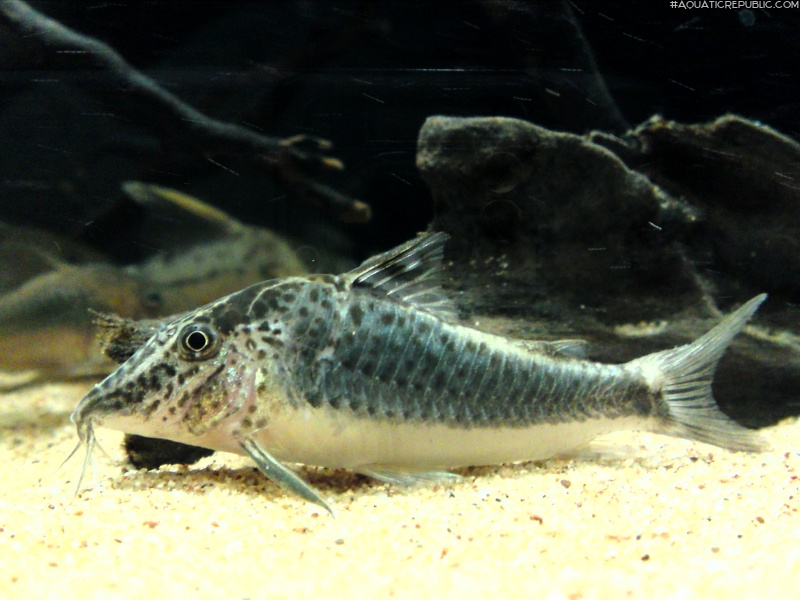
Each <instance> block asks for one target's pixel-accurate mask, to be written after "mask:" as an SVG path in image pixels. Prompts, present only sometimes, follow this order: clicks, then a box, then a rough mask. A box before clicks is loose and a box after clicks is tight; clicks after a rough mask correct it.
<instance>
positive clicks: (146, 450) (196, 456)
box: [123, 434, 214, 469]
mask: <svg viewBox="0 0 800 600" xmlns="http://www.w3.org/2000/svg"><path fill="white" fill-rule="evenodd" d="M123 447H124V448H125V453H126V454H127V455H128V460H129V461H130V462H131V464H132V465H133V466H134V467H136V468H137V469H157V468H158V467H160V466H161V465H172V464H176V465H190V464H192V463H196V462H197V461H198V460H200V459H201V458H205V457H206V456H211V455H212V454H214V451H213V450H210V449H208V448H200V447H199V446H190V445H189V444H181V443H180V442H172V441H170V440H159V439H155V438H148V437H142V436H141V435H133V434H127V435H126V436H125V440H124V442H123Z"/></svg>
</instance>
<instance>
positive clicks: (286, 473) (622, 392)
mask: <svg viewBox="0 0 800 600" xmlns="http://www.w3.org/2000/svg"><path fill="white" fill-rule="evenodd" d="M447 237H448V236H447V235H446V234H444V233H432V234H426V235H423V236H421V237H419V238H417V239H415V240H412V241H411V242H408V243H406V244H405V245H403V246H400V247H399V248H396V249H394V250H391V251H389V252H386V253H384V254H381V255H379V256H376V257H374V258H372V259H370V260H368V261H367V262H365V263H364V264H363V265H361V266H360V267H359V268H357V269H355V270H354V271H351V272H349V273H346V274H344V275H341V276H332V275H316V276H304V277H286V278H281V279H275V280H272V281H267V282H263V283H259V284H256V285H254V286H251V287H249V288H246V289H244V290H242V291H240V292H237V293H235V294H231V295H229V296H226V297H224V298H221V299H219V300H217V301H215V302H212V303H210V304H207V305H205V306H203V307H201V308H198V309H196V310H194V311H192V312H189V313H186V314H184V315H181V316H180V317H179V318H177V319H176V320H174V321H173V322H170V323H168V324H165V325H163V326H161V327H160V328H159V329H158V331H157V332H156V333H155V334H154V335H153V336H152V337H151V338H150V339H149V340H148V341H147V342H146V343H145V344H144V345H143V346H142V347H141V348H140V349H139V350H138V351H136V352H135V353H134V354H133V356H131V358H130V359H128V360H127V361H126V362H125V363H124V364H123V365H121V366H120V367H119V368H118V369H117V370H116V371H115V372H114V373H112V374H111V375H109V376H108V377H107V378H106V379H105V380H104V381H102V382H101V383H99V384H98V385H97V386H95V387H94V389H92V390H91V391H90V392H89V393H88V394H87V395H86V396H85V397H84V398H83V399H82V400H81V402H80V404H79V405H78V407H77V408H76V409H75V411H74V412H73V414H72V417H71V419H72V421H73V422H74V423H75V424H76V425H77V428H78V434H79V437H80V439H81V443H85V444H86V445H87V447H88V448H87V455H86V460H85V462H84V467H83V469H84V472H85V470H86V468H87V465H88V463H89V459H90V456H91V451H92V448H93V446H94V427H95V426H99V425H102V426H105V427H110V428H113V429H118V430H122V431H124V432H126V433H135V434H140V435H145V436H149V437H157V438H165V439H169V440H173V441H177V442H183V443H188V444H192V445H195V446H202V447H206V448H212V449H215V450H223V451H229V452H235V453H239V454H245V455H249V456H250V457H252V459H253V460H254V461H255V463H256V465H257V466H258V468H259V470H260V471H261V472H262V473H264V475H266V476H267V477H268V478H270V479H271V480H273V481H275V482H276V483H278V484H279V485H281V486H283V487H284V488H286V489H288V490H291V491H293V492H295V493H297V494H299V495H300V496H302V497H303V498H305V499H306V500H309V501H311V502H315V503H317V504H319V505H321V506H323V507H325V508H326V509H328V510H330V508H329V507H328V505H327V504H326V502H325V501H324V500H323V499H322V498H321V497H320V496H319V495H318V494H317V492H315V491H314V490H313V489H312V488H311V487H310V486H309V485H308V484H307V483H306V482H305V481H303V479H302V478H301V477H300V476H299V475H298V474H297V473H295V471H293V470H292V469H290V468H289V467H287V466H285V463H303V464H307V465H317V466H326V467H341V468H347V469H352V470H355V471H357V472H360V473H364V474H366V475H369V476H371V477H374V478H376V479H379V480H383V481H389V482H412V481H416V480H426V479H437V478H441V477H446V476H447V475H448V474H447V473H446V471H447V469H450V468H454V467H460V466H468V465H487V464H498V463H504V462H516V461H521V460H531V459H542V458H547V457H550V456H553V455H555V454H558V453H563V452H566V451H569V450H572V449H575V448H578V447H580V446H582V445H584V444H585V443H587V442H588V441H590V440H591V439H593V438H594V437H596V436H597V435H600V434H603V433H607V432H611V431H615V430H621V429H642V430H650V431H656V432H661V433H666V434H669V435H674V436H679V437H684V438H691V439H695V440H700V441H703V442H708V443H711V444H716V445H717V446H721V447H724V448H728V449H732V450H743V451H756V450H759V449H761V442H760V441H759V439H758V437H757V435H756V434H754V433H753V432H751V431H749V430H747V429H745V428H743V427H741V426H739V425H737V424H736V423H735V422H734V421H732V420H731V419H729V418H728V417H727V416H725V415H724V414H723V413H722V412H721V411H720V410H719V408H718V407H717V404H716V402H715V400H714V398H713V397H712V395H711V381H712V377H713V373H714V369H715V367H716V364H717V361H718V360H719V358H720V357H721V356H722V354H723V353H724V351H725V349H726V348H727V346H728V345H729V344H730V342H731V340H732V339H733V338H734V336H736V334H737V333H739V332H740V331H741V329H742V328H743V327H744V325H745V323H746V322H747V320H748V319H749V318H750V317H751V316H752V314H753V313H754V312H755V311H756V309H757V308H758V306H759V305H760V304H761V302H763V300H764V299H765V297H766V296H765V295H764V294H762V295H760V296H757V297H755V298H753V299H752V300H750V301H749V302H747V303H745V304H744V305H742V306H741V307H740V308H739V309H738V310H736V311H734V312H733V313H731V314H730V315H728V316H727V317H726V318H725V319H724V320H723V321H722V322H721V323H719V324H718V325H717V326H716V327H714V328H713V329H712V330H711V331H709V332H708V333H707V334H705V335H704V336H702V337H700V338H699V339H698V340H696V341H695V342H693V343H691V344H688V345H685V346H679V347H677V348H674V349H671V350H665V351H663V352H657V353H654V354H650V355H647V356H644V357H642V358H638V359H635V360H632V361H630V362H628V363H625V364H620V365H613V364H602V363H596V362H591V361H588V360H581V359H578V358H574V357H572V356H570V353H569V352H565V351H564V347H566V346H568V344H559V343H558V342H553V343H547V342H538V343H536V342H534V343H533V344H530V343H524V342H519V341H515V340H510V339H507V338H503V337H500V336H496V335H491V334H488V333H483V332H480V331H477V330H475V329H471V328H468V327H465V326H462V325H459V324H458V323H457V320H458V319H457V315H456V312H455V309H454V306H453V304H452V303H451V302H450V300H449V299H448V298H447V297H446V296H445V294H444V292H443V290H442V288H441V285H440V284H441V261H442V255H443V246H444V243H445V241H446V240H447ZM76 449H77V448H76ZM81 476H83V473H82V475H81ZM79 485H80V484H79Z"/></svg>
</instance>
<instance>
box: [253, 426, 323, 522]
mask: <svg viewBox="0 0 800 600" xmlns="http://www.w3.org/2000/svg"><path fill="white" fill-rule="evenodd" d="M239 444H240V445H241V447H242V449H243V450H244V451H245V452H246V453H247V455H248V456H249V457H250V458H252V459H253V460H254V461H255V463H256V466H257V467H258V470H259V471H261V473H263V474H264V475H265V476H266V477H267V479H269V480H270V481H272V482H273V483H276V484H278V485H279V486H280V487H282V488H283V489H284V490H287V491H289V492H292V493H294V494H296V495H298V496H300V497H301V498H302V499H303V500H306V501H307V502H311V503H313V504H316V505H318V506H321V507H322V508H324V509H325V510H327V511H328V512H329V513H330V515H331V516H334V515H333V510H331V507H330V506H329V505H328V503H327V502H325V500H323V499H322V496H320V495H319V494H318V493H317V492H316V490H314V488H312V487H311V486H310V485H308V483H306V482H305V481H303V479H302V478H301V477H300V476H299V475H298V474H297V473H295V472H294V471H293V470H292V469H290V468H289V467H287V466H286V465H284V464H283V463H281V462H279V461H278V460H277V459H275V458H274V457H273V456H272V455H271V454H270V453H269V452H267V451H266V450H264V448H262V447H261V445H260V444H259V443H258V442H257V441H255V440H254V439H253V438H251V437H245V438H243V439H242V440H240V442H239Z"/></svg>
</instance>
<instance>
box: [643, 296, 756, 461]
mask: <svg viewBox="0 0 800 600" xmlns="http://www.w3.org/2000/svg"><path fill="white" fill-rule="evenodd" d="M766 297H767V295H766V294H761V295H759V296H756V297H755V298H753V299H751V300H749V301H748V302H746V303H744V304H743V305H742V306H741V307H740V308H738V309H737V310H735V311H734V312H732V313H731V314H729V315H728V316H727V317H725V318H724V319H723V320H722V321H721V322H720V323H719V324H718V325H717V326H716V327H714V328H713V329H711V330H710V331H709V332H708V333H706V334H705V335H703V336H701V337H700V338H698V339H697V340H695V341H694V342H692V343H691V344H687V345H685V346H679V347H677V348H673V349H671V350H665V351H663V352H656V353H655V354H650V355H647V356H644V357H642V358H638V359H636V360H633V361H631V362H630V363H628V365H631V366H633V367H634V368H638V369H639V370H640V371H641V372H642V373H644V374H645V376H646V377H647V376H648V374H649V377H651V378H653V377H655V378H657V379H658V380H660V381H661V383H660V389H661V394H662V397H663V399H664V402H666V405H667V410H668V416H667V417H666V418H665V421H664V422H663V423H662V427H661V429H660V432H661V433H666V434H669V435H674V436H677V437H684V438H689V439H694V440H698V441H701V442H705V443H710V444H714V445H716V446H721V447H723V448H728V449H729V450H738V451H745V452H757V451H761V450H764V449H765V448H766V444H765V442H764V441H763V440H762V439H761V438H760V436H758V435H757V434H756V433H754V432H753V431H751V430H749V429H747V428H745V427H742V426H741V425H739V424H738V423H736V422H735V421H734V420H733V419H731V418H729V417H728V416H727V415H725V414H724V413H723V412H722V411H721V410H720V409H719V406H718V405H717V402H716V400H714V396H713V395H712V393H711V383H712V380H713V378H714V371H715V369H716V366H717V362H718V361H719V359H720V358H721V357H722V355H723V354H724V353H725V351H726V350H727V348H728V346H729V345H730V343H731V342H732V341H733V338H734V337H736V335H737V334H738V333H739V332H740V331H741V330H742V329H743V328H744V326H745V324H746V323H747V321H748V319H750V317H752V316H753V313H755V311H756V310H757V309H758V307H759V306H760V305H761V303H762V302H763V301H764V300H765V299H766ZM654 367H655V369H656V371H655V375H654V374H653V368H654Z"/></svg>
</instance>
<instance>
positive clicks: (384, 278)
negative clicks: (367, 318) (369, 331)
mask: <svg viewBox="0 0 800 600" xmlns="http://www.w3.org/2000/svg"><path fill="white" fill-rule="evenodd" d="M449 237H450V236H449V235H448V234H446V233H444V232H441V231H439V232H435V233H426V234H423V235H421V236H419V237H418V238H415V239H413V240H411V241H409V242H406V243H405V244H403V245H402V246H398V247H397V248H394V249H392V250H389V251H388V252H384V253H383V254H378V255H377V256H373V257H372V258H370V259H368V260H366V261H365V262H364V263H363V264H362V265H361V266H360V267H358V268H356V269H354V270H353V271H350V273H348V277H349V278H350V281H351V285H352V287H362V288H370V289H373V290H375V291H377V292H380V293H382V294H385V295H386V296H389V297H391V298H394V299H397V300H403V301H404V302H408V303H410V304H413V305H414V306H416V307H418V308H420V309H422V310H425V311H427V312H429V313H432V314H435V315H436V316H438V317H440V318H442V319H445V320H448V321H456V320H458V313H457V311H456V308H455V306H454V305H453V302H452V301H451V300H450V298H448V297H447V296H446V295H445V293H444V290H443V289H442V258H443V257H444V244H445V242H446V241H447V240H448V239H449Z"/></svg>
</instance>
